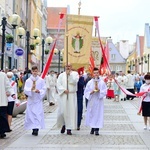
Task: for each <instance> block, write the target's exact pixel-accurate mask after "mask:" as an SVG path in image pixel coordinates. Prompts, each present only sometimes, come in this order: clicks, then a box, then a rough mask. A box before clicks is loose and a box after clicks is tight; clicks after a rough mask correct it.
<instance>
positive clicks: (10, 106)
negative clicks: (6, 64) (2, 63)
mask: <svg viewBox="0 0 150 150" xmlns="http://www.w3.org/2000/svg"><path fill="white" fill-rule="evenodd" d="M12 77H13V72H10V71H9V72H7V78H8V79H9V83H10V86H11V87H12V88H13V90H14V93H15V95H16V97H17V83H16V81H13V80H12ZM7 98H8V106H7V118H8V124H9V127H11V122H12V114H13V109H14V105H15V99H14V98H12V97H11V96H8V97H7ZM10 130H11V129H10Z"/></svg>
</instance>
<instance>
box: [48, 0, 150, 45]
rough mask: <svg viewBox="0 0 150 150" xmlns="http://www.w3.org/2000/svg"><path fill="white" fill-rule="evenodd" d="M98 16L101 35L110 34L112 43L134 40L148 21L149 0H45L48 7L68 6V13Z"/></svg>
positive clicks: (149, 21) (149, 17)
mask: <svg viewBox="0 0 150 150" xmlns="http://www.w3.org/2000/svg"><path fill="white" fill-rule="evenodd" d="M79 1H81V10H80V15H88V16H99V17H100V18H99V30H100V36H101V37H109V36H111V38H112V40H113V42H114V43H116V42H119V41H120V40H129V43H131V44H132V43H134V42H136V35H140V36H144V27H145V23H150V0H47V5H48V7H67V5H69V6H70V14H78V3H79Z"/></svg>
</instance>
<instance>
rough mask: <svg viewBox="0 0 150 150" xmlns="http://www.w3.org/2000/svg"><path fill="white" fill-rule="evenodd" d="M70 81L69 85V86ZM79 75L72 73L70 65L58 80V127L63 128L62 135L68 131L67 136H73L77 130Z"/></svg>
mask: <svg viewBox="0 0 150 150" xmlns="http://www.w3.org/2000/svg"><path fill="white" fill-rule="evenodd" d="M67 80H68V84H67ZM78 80H79V75H78V73H77V72H76V71H72V66H71V64H70V63H68V65H66V71H65V72H63V73H61V74H60V75H59V77H58V79H57V91H58V94H59V97H60V98H59V100H58V104H59V109H58V117H57V126H58V127H62V129H61V133H64V132H65V129H67V134H68V135H72V133H71V130H72V129H77V93H76V92H77V83H78Z"/></svg>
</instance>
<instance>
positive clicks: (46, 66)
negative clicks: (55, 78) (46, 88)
mask: <svg viewBox="0 0 150 150" xmlns="http://www.w3.org/2000/svg"><path fill="white" fill-rule="evenodd" d="M55 46H56V41H55V43H54V45H53V47H52V50H51V53H50V56H49V58H48V60H47V63H46V65H45V67H44V70H43V72H42V75H41V77H42V78H43V79H44V78H45V76H46V74H47V72H48V70H49V67H50V65H51V61H52V58H53V53H54V49H55Z"/></svg>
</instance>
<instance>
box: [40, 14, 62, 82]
mask: <svg viewBox="0 0 150 150" xmlns="http://www.w3.org/2000/svg"><path fill="white" fill-rule="evenodd" d="M59 16H60V19H59V24H58V31H57V36H56V39H55V42H54V43H53V46H52V50H50V55H49V57H48V60H47V62H46V65H45V66H44V70H43V72H42V74H41V78H43V79H44V78H45V76H46V74H47V72H48V70H49V67H50V65H51V62H52V58H53V54H54V49H55V46H56V42H57V39H58V35H59V32H60V27H61V24H62V20H63V17H64V14H62V13H61V14H60V15H59Z"/></svg>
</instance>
